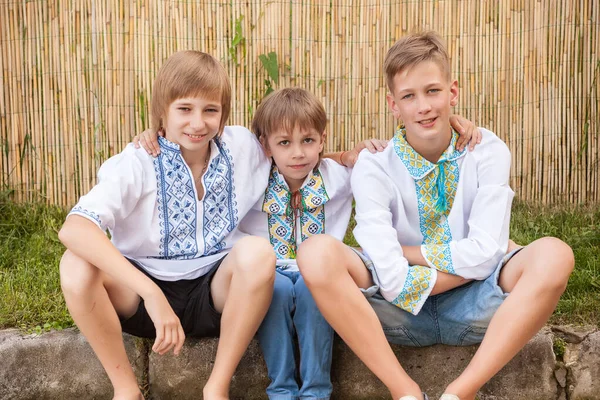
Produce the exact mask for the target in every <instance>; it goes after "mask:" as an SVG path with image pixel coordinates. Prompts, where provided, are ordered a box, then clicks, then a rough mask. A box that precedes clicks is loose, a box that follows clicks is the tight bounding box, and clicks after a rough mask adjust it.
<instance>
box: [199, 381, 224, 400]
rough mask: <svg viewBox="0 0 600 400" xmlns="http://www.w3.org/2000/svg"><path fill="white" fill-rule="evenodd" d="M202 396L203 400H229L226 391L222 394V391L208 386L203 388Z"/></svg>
mask: <svg viewBox="0 0 600 400" xmlns="http://www.w3.org/2000/svg"><path fill="white" fill-rule="evenodd" d="M202 396H203V398H204V400H229V394H228V390H227V391H225V392H223V390H219V389H214V388H212V387H209V385H208V384H207V385H206V386H204V389H203V390H202Z"/></svg>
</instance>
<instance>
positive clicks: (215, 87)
mask: <svg viewBox="0 0 600 400" xmlns="http://www.w3.org/2000/svg"><path fill="white" fill-rule="evenodd" d="M186 97H202V98H206V99H211V100H219V101H220V103H221V123H220V126H219V134H221V133H222V132H223V128H224V127H225V123H226V122H227V119H228V118H229V113H230V111H231V84H230V83H229V77H228V76H227V73H226V72H225V69H224V68H223V66H222V65H221V64H220V63H219V62H218V61H217V60H216V59H215V58H214V57H213V56H211V55H210V54H206V53H202V52H200V51H194V50H186V51H179V52H177V53H174V54H173V55H171V56H170V57H169V58H168V59H167V61H165V63H164V64H163V65H162V67H161V68H160V70H159V71H158V74H157V75H156V79H155V80H154V88H153V91H152V101H151V105H150V118H151V124H152V129H154V130H155V131H158V130H159V129H161V128H162V127H163V123H164V118H165V116H166V115H167V110H168V108H169V106H170V105H171V103H173V102H174V101H175V100H177V99H181V98H186Z"/></svg>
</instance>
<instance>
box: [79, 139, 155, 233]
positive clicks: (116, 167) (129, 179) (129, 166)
mask: <svg viewBox="0 0 600 400" xmlns="http://www.w3.org/2000/svg"><path fill="white" fill-rule="evenodd" d="M143 180H144V174H143V169H142V166H141V164H140V161H139V159H138V158H137V157H135V156H134V155H133V154H132V152H131V151H127V149H126V150H125V151H123V152H122V153H120V154H117V155H116V156H114V157H111V158H110V159H108V160H106V161H105V162H104V163H103V164H102V166H101V167H100V170H99V171H98V183H97V184H96V186H94V187H93V188H92V189H91V190H90V191H89V192H88V193H87V194H86V195H84V196H82V197H81V198H80V199H79V201H78V202H77V204H76V205H75V207H73V208H72V209H71V211H70V212H69V215H79V216H82V217H84V218H87V219H88V220H90V221H92V222H94V223H95V224H96V225H98V227H99V228H100V229H102V230H103V231H104V230H106V229H109V230H113V229H114V227H115V224H116V223H117V222H118V221H120V220H122V219H124V218H125V217H126V216H127V215H129V213H130V212H131V211H132V210H133V208H134V207H135V205H136V204H137V202H138V200H139V198H140V197H141V193H142V188H143Z"/></svg>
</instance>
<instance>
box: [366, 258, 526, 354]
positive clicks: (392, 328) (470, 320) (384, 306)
mask: <svg viewBox="0 0 600 400" xmlns="http://www.w3.org/2000/svg"><path fill="white" fill-rule="evenodd" d="M520 250H521V248H519V249H516V250H514V251H512V252H511V253H508V254H507V255H505V256H504V258H503V259H502V260H501V261H500V262H499V263H498V266H497V267H496V270H495V271H494V273H492V275H490V276H489V277H488V278H487V279H485V280H482V281H472V282H469V283H467V284H465V285H463V286H460V287H458V288H455V289H452V290H449V291H447V292H444V293H440V294H438V295H434V296H430V297H429V298H428V299H427V300H426V301H425V304H424V305H423V308H422V309H421V311H420V312H419V314H418V315H413V314H411V313H409V312H408V311H404V310H403V309H401V308H398V307H396V306H395V305H393V304H392V303H390V302H388V301H387V300H385V299H384V298H383V297H382V296H381V293H380V292H379V286H378V285H377V282H378V278H377V274H376V273H375V270H374V268H373V262H372V261H371V260H370V259H369V258H368V257H367V256H366V255H364V254H362V253H360V252H358V251H357V254H358V255H359V257H360V258H361V259H362V260H363V262H364V264H365V266H366V267H367V269H369V271H371V275H372V276H373V282H375V284H374V285H373V286H371V287H369V288H368V289H361V291H362V292H363V293H364V295H365V297H366V298H367V300H368V301H369V303H371V306H372V307H373V309H374V310H375V313H376V314H377V317H378V318H379V321H380V322H381V325H382V327H383V331H384V333H385V336H386V337H387V339H388V341H389V342H391V343H395V344H399V345H403V346H417V347H423V346H431V345H433V344H447V345H452V346H468V345H472V344H477V343H481V341H482V340H483V336H484V335H485V332H486V330H487V327H488V325H489V323H490V321H491V320H492V317H493V316H494V314H495V313H496V310H497V309H498V307H500V305H501V304H502V302H503V301H504V299H506V297H508V293H505V292H504V291H503V290H502V288H501V287H500V286H499V285H498V279H499V277H500V271H501V270H502V267H503V266H504V265H505V264H506V263H507V262H508V261H509V260H510V259H511V258H512V257H513V256H514V255H515V254H516V253H517V252H519V251H520Z"/></svg>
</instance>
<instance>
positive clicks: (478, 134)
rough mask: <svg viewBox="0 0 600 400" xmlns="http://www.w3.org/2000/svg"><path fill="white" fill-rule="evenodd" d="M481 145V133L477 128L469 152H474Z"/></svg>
mask: <svg viewBox="0 0 600 400" xmlns="http://www.w3.org/2000/svg"><path fill="white" fill-rule="evenodd" d="M479 143H481V131H480V130H479V128H477V127H476V128H475V130H474V131H473V137H471V141H470V142H469V151H473V150H474V149H475V146H476V145H478V144H479Z"/></svg>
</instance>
